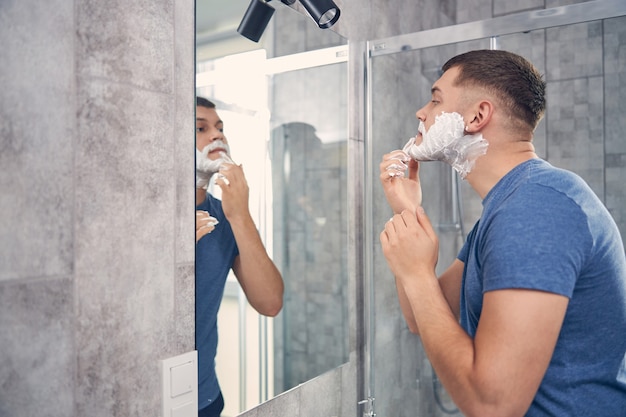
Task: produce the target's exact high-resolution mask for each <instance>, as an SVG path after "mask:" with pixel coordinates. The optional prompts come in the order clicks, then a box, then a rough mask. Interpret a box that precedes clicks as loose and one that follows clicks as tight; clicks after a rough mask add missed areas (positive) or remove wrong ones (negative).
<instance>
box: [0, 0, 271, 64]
mask: <svg viewBox="0 0 626 417" xmlns="http://www.w3.org/2000/svg"><path fill="white" fill-rule="evenodd" d="M0 1H1V0H0ZM248 4H250V0H196V58H197V59H198V61H204V60H207V59H213V58H218V57H221V56H225V55H230V54H236V53H240V52H246V51H251V50H255V49H259V48H262V47H263V39H261V41H260V42H259V43H255V42H252V41H250V40H248V39H246V38H244V37H243V36H241V35H240V34H239V33H237V27H238V26H239V22H241V19H242V18H243V15H244V14H245V12H246V9H247V8H248Z"/></svg>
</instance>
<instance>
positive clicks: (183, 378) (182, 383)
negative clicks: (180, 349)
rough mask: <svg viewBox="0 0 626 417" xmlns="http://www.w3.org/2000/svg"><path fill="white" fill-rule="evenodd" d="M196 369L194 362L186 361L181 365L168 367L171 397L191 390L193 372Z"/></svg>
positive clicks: (193, 377)
mask: <svg viewBox="0 0 626 417" xmlns="http://www.w3.org/2000/svg"><path fill="white" fill-rule="evenodd" d="M196 369H197V368H196V363H195V362H187V363H185V364H183V365H178V366H174V367H172V368H170V377H171V378H170V383H171V388H170V390H171V393H172V398H176V397H178V396H179V395H183V394H186V393H188V392H190V391H191V390H193V384H194V382H195V374H196V372H197V370H196Z"/></svg>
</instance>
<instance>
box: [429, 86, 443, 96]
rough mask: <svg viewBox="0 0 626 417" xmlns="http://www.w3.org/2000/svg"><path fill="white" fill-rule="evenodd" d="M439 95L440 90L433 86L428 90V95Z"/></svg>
mask: <svg viewBox="0 0 626 417" xmlns="http://www.w3.org/2000/svg"><path fill="white" fill-rule="evenodd" d="M435 93H441V88H439V87H437V86H434V87H433V88H431V89H430V94H435Z"/></svg>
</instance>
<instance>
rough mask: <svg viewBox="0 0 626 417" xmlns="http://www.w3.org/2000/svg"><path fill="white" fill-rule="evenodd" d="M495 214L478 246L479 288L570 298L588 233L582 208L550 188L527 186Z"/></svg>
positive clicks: (505, 202)
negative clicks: (480, 276)
mask: <svg viewBox="0 0 626 417" xmlns="http://www.w3.org/2000/svg"><path fill="white" fill-rule="evenodd" d="M526 187H528V189H527V190H525V192H521V193H515V195H514V196H513V197H510V199H509V200H506V201H504V202H503V204H502V205H501V206H500V207H499V208H498V210H497V212H496V213H494V215H493V218H492V220H491V221H490V223H489V225H488V226H487V230H486V231H485V239H484V240H483V242H484V245H483V247H481V248H480V249H479V251H480V255H479V260H480V262H481V264H482V267H483V277H484V281H483V291H485V292H486V291H492V290H498V289H507V288H521V289H533V290H540V291H547V292H551V293H556V294H560V295H564V296H566V297H571V296H572V294H573V290H574V285H575V283H576V278H577V277H578V275H579V273H580V271H581V269H582V266H583V265H584V260H585V256H586V254H588V253H589V251H590V246H591V237H590V236H591V235H590V233H589V228H588V223H587V221H586V217H585V215H584V213H583V211H582V209H581V208H580V207H579V206H578V205H577V204H576V203H574V202H573V201H572V200H571V199H570V198H569V197H567V196H565V195H564V194H562V193H560V192H558V191H555V190H553V189H551V188H549V187H545V186H540V185H536V184H535V185H527V186H526Z"/></svg>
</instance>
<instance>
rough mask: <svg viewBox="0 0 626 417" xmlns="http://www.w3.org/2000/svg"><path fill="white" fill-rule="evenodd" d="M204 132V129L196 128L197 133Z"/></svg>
mask: <svg viewBox="0 0 626 417" xmlns="http://www.w3.org/2000/svg"><path fill="white" fill-rule="evenodd" d="M202 132H204V128H203V127H196V133H202Z"/></svg>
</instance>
